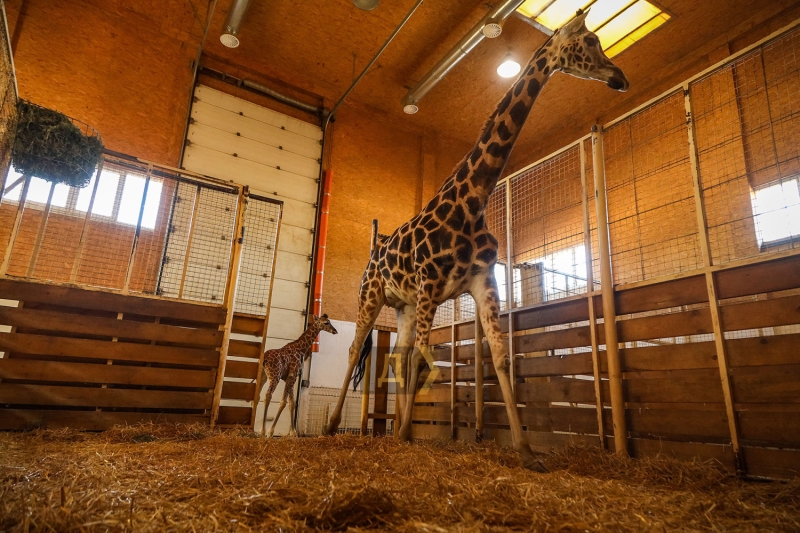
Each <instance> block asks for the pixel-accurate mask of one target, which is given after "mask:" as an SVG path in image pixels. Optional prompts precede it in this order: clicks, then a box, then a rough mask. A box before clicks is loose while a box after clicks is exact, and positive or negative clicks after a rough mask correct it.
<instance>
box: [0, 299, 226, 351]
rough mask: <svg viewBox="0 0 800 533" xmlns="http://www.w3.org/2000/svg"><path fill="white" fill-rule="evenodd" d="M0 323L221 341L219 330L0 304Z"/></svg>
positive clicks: (129, 336)
mask: <svg viewBox="0 0 800 533" xmlns="http://www.w3.org/2000/svg"><path fill="white" fill-rule="evenodd" d="M0 324H4V325H6V326H16V327H20V328H26V329H32V330H37V333H43V332H48V333H50V332H57V333H71V334H78V335H96V336H104V337H117V338H119V339H137V340H152V341H157V342H158V341H165V342H171V343H181V344H191V345H197V346H212V347H217V346H219V345H220V344H221V343H222V332H221V331H219V330H217V329H216V328H215V329H190V328H182V327H176V326H165V325H163V324H155V323H148V322H139V321H135V320H117V319H114V318H103V317H98V316H86V315H79V314H74V313H61V312H57V311H44V310H39V309H29V308H24V307H23V308H17V307H3V306H0Z"/></svg>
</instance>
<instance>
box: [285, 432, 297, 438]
mask: <svg viewBox="0 0 800 533" xmlns="http://www.w3.org/2000/svg"><path fill="white" fill-rule="evenodd" d="M287 436H288V437H296V436H297V432H296V431H290V432H289V435H287Z"/></svg>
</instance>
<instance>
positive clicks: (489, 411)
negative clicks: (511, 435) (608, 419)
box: [457, 405, 597, 435]
mask: <svg viewBox="0 0 800 533" xmlns="http://www.w3.org/2000/svg"><path fill="white" fill-rule="evenodd" d="M519 416H520V421H521V422H522V425H523V426H524V427H525V428H526V430H527V431H561V432H569V433H588V434H594V435H596V434H597V411H596V410H595V409H594V408H582V407H551V408H541V407H520V408H519ZM483 417H484V423H485V424H488V425H504V426H507V425H508V413H507V411H506V408H505V406H504V405H485V406H484V415H483ZM457 421H458V422H462V423H469V424H472V423H474V422H475V411H474V410H473V409H462V410H461V411H459V413H458V418H457Z"/></svg>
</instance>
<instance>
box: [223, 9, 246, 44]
mask: <svg viewBox="0 0 800 533" xmlns="http://www.w3.org/2000/svg"><path fill="white" fill-rule="evenodd" d="M248 7H250V0H232V2H231V7H230V8H229V9H228V16H227V17H226V18H225V24H224V25H223V26H222V35H220V36H219V40H220V42H221V43H222V44H224V45H225V46H227V47H228V48H236V47H237V46H239V30H240V29H242V21H243V20H244V16H245V14H246V13H247V8H248Z"/></svg>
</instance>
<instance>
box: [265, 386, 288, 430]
mask: <svg viewBox="0 0 800 533" xmlns="http://www.w3.org/2000/svg"><path fill="white" fill-rule="evenodd" d="M286 387H288V384H287V385H286ZM286 390H287V388H284V389H283V398H281V403H280V405H278V412H277V413H275V419H274V420H273V421H272V426H270V428H269V433H267V438H268V439H271V438H272V435H273V434H274V433H275V426H277V425H278V419H279V418H280V417H281V413H282V412H283V408H284V407H286Z"/></svg>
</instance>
